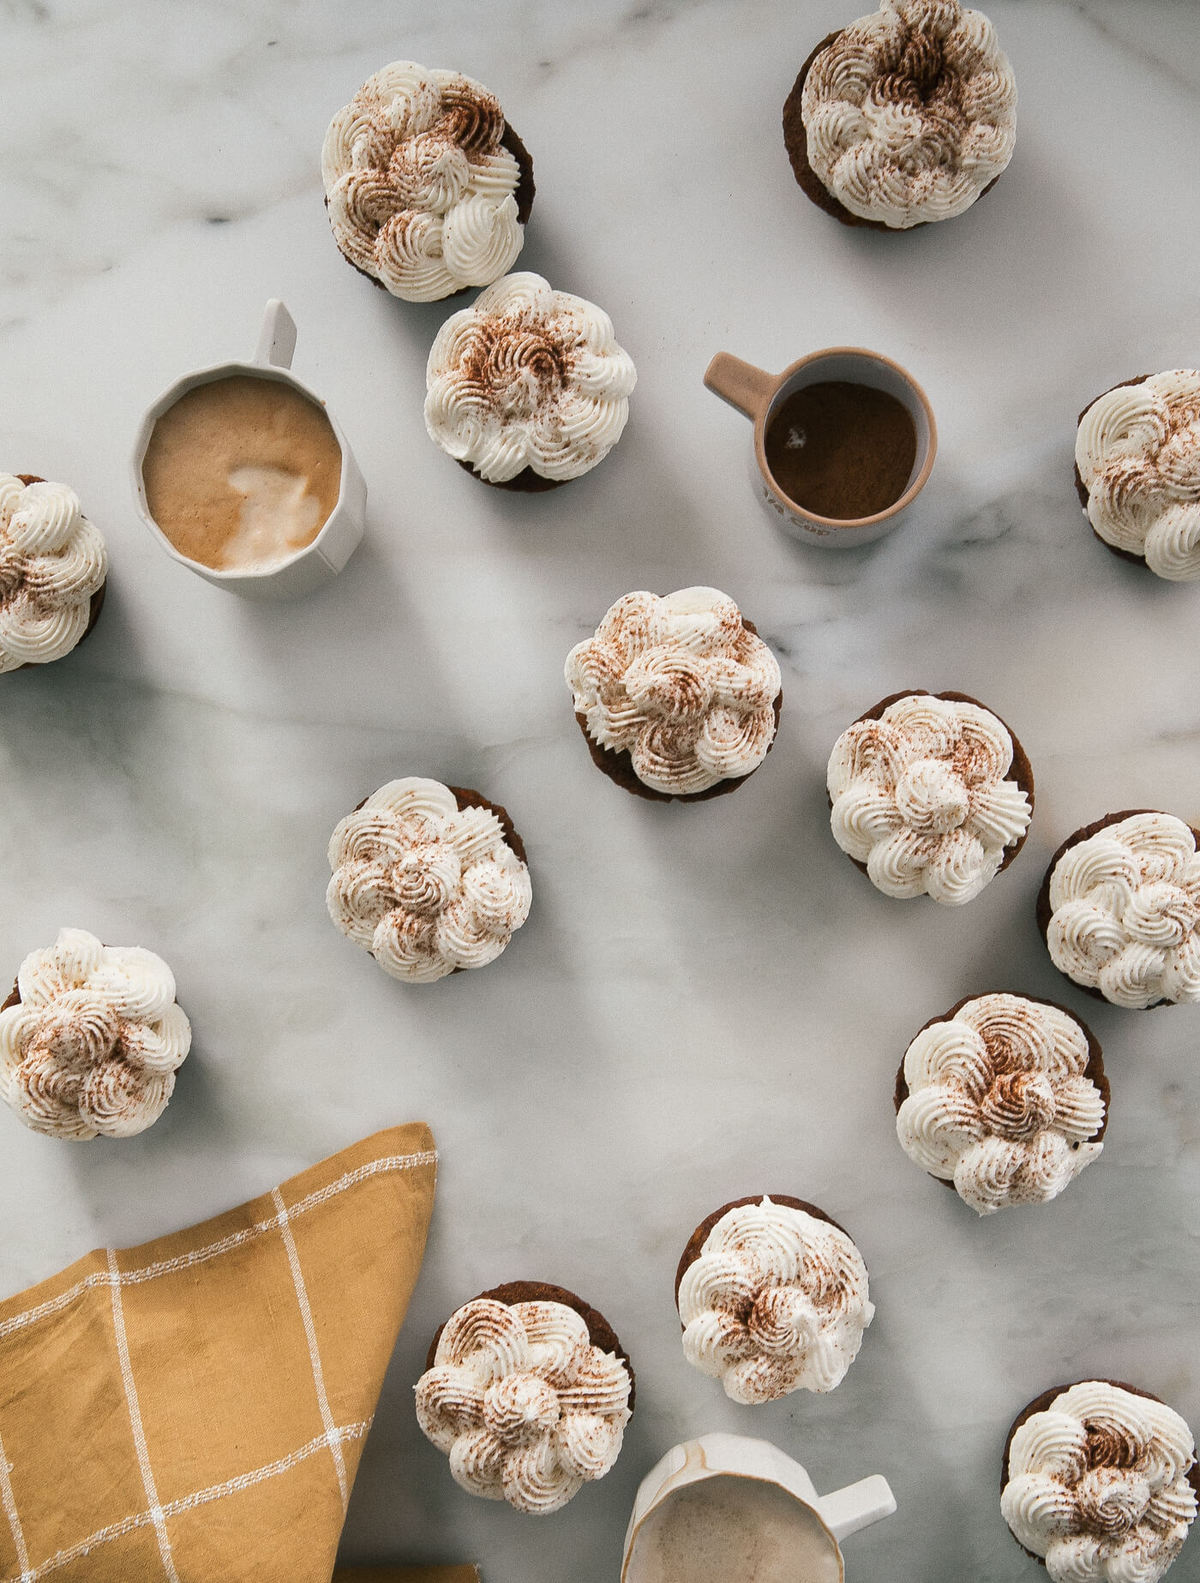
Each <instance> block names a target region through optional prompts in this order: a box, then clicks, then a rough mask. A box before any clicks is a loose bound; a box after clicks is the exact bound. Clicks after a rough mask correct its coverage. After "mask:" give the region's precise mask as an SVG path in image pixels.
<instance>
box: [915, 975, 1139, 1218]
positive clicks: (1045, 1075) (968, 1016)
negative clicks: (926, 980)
mask: <svg viewBox="0 0 1200 1583" xmlns="http://www.w3.org/2000/svg"><path fill="white" fill-rule="evenodd" d="M1107 1088H1108V1084H1107V1080H1106V1079H1105V1078H1104V1069H1103V1064H1102V1060H1101V1058H1100V1055H1099V1047H1098V1046H1095V1045H1094V1041H1090V1040H1089V1036H1088V1032H1087V1029H1086V1028H1084V1026H1083V1025H1082V1023H1080V1022H1079V1021H1078V1019H1077V1018H1075V1017H1072V1016H1071V1015H1070V1014H1069V1013H1068V1012H1066V1011H1063V1010H1062V1009H1061V1008H1060V1007H1058V1006H1052V1005H1049V1004H1048V1003H1047V1002H1045V1001H1040V1000H1031V999H1029V998H1028V997H1027V996H1024V995H1004V994H995V995H979V996H977V997H976V998H975V999H973V1000H967V1001H964V1002H963V1003H962V1005H960V1006H959V1007H957V1008H956V1009H955V1010H954V1011H953V1012H952V1013H951V1014H949V1015H948V1016H947V1017H944V1018H941V1019H939V1020H938V1021H936V1022H932V1023H930V1024H929V1026H928V1027H926V1028H923V1029H922V1030H921V1032H920V1033H919V1034H918V1035H917V1037H916V1038H915V1039H914V1040H913V1042H912V1043H911V1044H910V1045H909V1047H908V1050H907V1051H906V1053H905V1056H904V1062H903V1066H902V1067H901V1074H900V1084H899V1087H898V1090H897V1099H898V1101H899V1103H898V1108H897V1114H896V1133H897V1136H898V1137H899V1139H900V1144H901V1147H902V1148H903V1150H904V1152H905V1153H906V1154H907V1155H908V1157H909V1159H910V1160H912V1161H913V1162H914V1163H915V1164H916V1165H919V1166H920V1167H921V1169H922V1170H924V1171H927V1172H928V1173H929V1174H930V1176H936V1177H938V1178H939V1179H940V1180H942V1181H946V1182H951V1183H952V1184H953V1186H954V1188H955V1191H956V1192H957V1193H958V1195H959V1197H960V1198H961V1199H963V1201H964V1202H965V1203H968V1204H970V1206H971V1208H972V1209H974V1210H975V1211H976V1213H977V1214H980V1215H990V1214H993V1213H994V1212H995V1211H996V1210H998V1209H1007V1208H1008V1207H1010V1206H1011V1205H1014V1204H1041V1203H1045V1202H1047V1201H1048V1200H1049V1199H1051V1198H1056V1197H1057V1196H1058V1194H1059V1193H1061V1192H1062V1190H1063V1188H1065V1187H1066V1186H1067V1184H1068V1183H1069V1182H1071V1181H1073V1180H1074V1179H1075V1177H1076V1176H1078V1175H1079V1173H1080V1171H1082V1170H1083V1168H1084V1167H1085V1166H1087V1165H1090V1164H1091V1162H1092V1161H1093V1160H1094V1159H1096V1158H1097V1156H1098V1155H1099V1154H1100V1151H1101V1149H1102V1148H1103V1144H1102V1143H1101V1142H1100V1135H1101V1134H1102V1132H1103V1130H1104V1126H1105V1121H1106V1116H1107V1103H1106V1095H1107ZM901 1095H903V1097H901Z"/></svg>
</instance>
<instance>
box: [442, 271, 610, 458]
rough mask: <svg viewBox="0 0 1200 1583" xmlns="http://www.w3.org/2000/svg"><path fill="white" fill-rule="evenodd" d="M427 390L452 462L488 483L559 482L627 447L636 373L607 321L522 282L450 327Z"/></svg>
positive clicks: (486, 296) (529, 278)
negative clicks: (526, 476)
mask: <svg viewBox="0 0 1200 1583" xmlns="http://www.w3.org/2000/svg"><path fill="white" fill-rule="evenodd" d="M426 383H427V394H426V397H425V427H426V428H427V429H428V431H429V434H430V436H431V438H432V439H434V440H436V441H437V443H438V444H439V445H440V446H441V447H442V449H443V450H444V451H446V452H448V453H449V455H451V456H453V457H454V459H455V461H458V462H466V463H467V464H468V465H469V466H471V467H473V468H474V469H475V470H476V472H477V473H478V474H479V475H480V477H481V478H484V479H486V480H487V481H488V482H489V483H492V484H501V483H506V482H507V481H508V480H509V479H511V478H515V477H516V476H517V474H518V473H520V472H522V471H523V470H524V469H525V468H526V467H529V468H532V469H533V471H534V472H535V473H537V474H538V475H539V476H540V477H542V478H552V479H556V480H558V481H560V482H561V481H563V480H566V479H568V478H578V477H579V476H580V474H582V473H586V472H588V471H589V470H590V469H591V468H593V467H595V465H596V463H597V462H599V461H601V460H603V458H604V457H606V456H607V455H608V453H609V451H611V450H612V448H613V446H614V445H615V444H616V443H617V441H618V440H619V439H620V438H621V432H622V430H623V429H624V427H625V422H626V419H627V418H628V416H629V395H630V392H631V391H632V390H633V387H634V385H635V384H636V383H637V374H636V372H635V370H634V366H633V361H632V359H631V358H630V356H629V354H628V352H625V351H622V349H621V348H620V347H619V346H618V345H617V341H616V336H615V334H614V333H613V326H612V320H611V319H610V318H609V316H608V314H607V313H605V312H604V311H603V310H602V309H600V308H598V307H596V305H595V303H593V302H586V301H585V300H584V299H583V298H582V297H573V296H571V294H570V293H569V292H566V291H552V290H551V289H550V285H549V282H548V281H546V280H543V278H542V277H541V275H533V274H529V273H525V274H518V275H507V276H506V277H505V278H504V279H503V280H498V281H497V282H496V284H495V285H494V286H490V287H489V288H488V290H487V291H485V292H483V293H482V294H481V295H480V296H479V297H478V298H477V299H476V301H475V303H474V305H473V306H472V307H470V308H463V309H461V310H460V311H459V312H458V313H455V314H452V315H451V316H450V318H448V319H447V320H446V322H445V324H443V325H442V328H441V329H440V330H439V331H438V334H437V338H436V339H435V341H434V343H433V346H432V348H431V350H430V353H429V363H428V367H427V369H426Z"/></svg>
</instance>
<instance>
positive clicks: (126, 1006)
mask: <svg viewBox="0 0 1200 1583" xmlns="http://www.w3.org/2000/svg"><path fill="white" fill-rule="evenodd" d="M191 1039H192V1032H191V1025H190V1024H189V1022H188V1019H187V1017H186V1016H185V1015H184V1013H183V1011H182V1010H181V1009H180V1007H179V1006H177V1005H176V1004H175V980H174V977H173V976H172V973H171V970H170V968H169V967H168V966H167V964H166V963H165V962H164V961H163V960H162V958H161V957H159V956H156V955H155V954H154V953H153V952H152V951H145V950H143V949H142V948H141V947H140V946H128V947H122V946H105V945H101V943H100V941H99V940H97V939H96V937H95V936H94V935H92V934H89V933H88V932H87V931H86V930H85V929H60V930H59V933H58V938H57V939H56V940H55V942H54V944H53V945H52V946H48V947H47V948H46V949H44V950H40V951H33V952H31V953H30V955H29V956H27V957H26V958H25V960H24V961H23V962H22V963H21V966H20V969H19V971H18V974H17V985H16V988H15V990H14V991H13V994H12V995H11V996H10V998H9V1000H8V1001H7V1003H6V1004H5V1006H4V1008H3V1009H2V1010H0V1097H3V1098H4V1099H5V1100H6V1101H7V1102H8V1104H9V1105H10V1106H11V1107H12V1108H13V1110H15V1111H16V1112H17V1114H18V1116H19V1117H20V1118H21V1120H22V1121H23V1122H24V1123H25V1125H26V1126H27V1127H31V1128H32V1129H33V1130H34V1131H35V1132H42V1133H46V1134H47V1135H49V1136H50V1137H56V1138H72V1139H87V1138H94V1137H96V1136H97V1134H104V1135H105V1136H107V1137H110V1138H127V1137H132V1136H133V1135H134V1134H135V1133H138V1132H143V1131H144V1130H145V1129H146V1128H147V1127H149V1126H150V1125H151V1124H152V1123H153V1122H155V1121H157V1120H158V1118H159V1116H160V1115H161V1114H162V1112H163V1110H164V1109H165V1108H166V1104H167V1101H168V1100H169V1099H170V1097H171V1094H172V1092H173V1090H174V1087H175V1071H176V1068H177V1067H178V1066H179V1065H180V1064H181V1063H182V1061H183V1060H184V1058H185V1056H186V1055H187V1053H188V1050H189V1048H190V1046H191Z"/></svg>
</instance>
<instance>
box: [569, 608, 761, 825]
mask: <svg viewBox="0 0 1200 1583" xmlns="http://www.w3.org/2000/svg"><path fill="white" fill-rule="evenodd" d="M566 679H567V685H568V686H569V687H570V688H571V691H572V693H573V695H574V704H575V711H576V714H577V715H578V716H579V717H580V718H581V720H582V721H583V722H584V727H585V730H586V733H587V736H588V738H589V741H591V742H595V743H597V744H599V746H601V747H602V748H605V749H609V750H611V751H613V752H614V753H628V754H629V756H630V762H631V765H632V769H633V772H634V774H635V775H636V776H637V779H638V781H639V782H641V783H642V784H643V785H645V786H647V787H649V788H650V789H651V790H652V791H655V792H658V793H660V794H662V795H665V796H675V797H687V796H695V795H697V794H701V793H704V792H706V791H708V790H710V789H711V788H712V787H714V786H716V785H717V784H718V783H719V782H721V781H727V780H728V781H733V780H738V779H741V778H744V777H745V776H746V775H749V774H750V773H752V771H754V770H755V769H757V768H758V766H759V765H760V764H761V763H762V761H763V759H764V758H765V757H766V755H767V752H768V751H769V749H770V747H771V744H772V742H773V741H774V739H775V731H776V724H777V713H776V702H777V700H778V698H779V695H780V691H781V686H782V682H781V677H780V671H779V663H778V661H777V660H776V658H775V656H774V655H773V654H772V653H771V651H770V649H769V648H768V647H767V645H766V644H765V643H764V642H763V641H762V639H761V638H759V637H758V636H757V634H756V633H755V632H754V631H753V629H752V628H751V627H750V626H749V624H748V623H747V622H745V621H744V620H743V618H742V613H741V611H740V610H739V609H738V607H737V605H736V604H735V603H734V601H733V600H732V599H730V597H729V595H728V594H723V593H721V592H720V591H719V590H718V589H715V588H703V587H700V588H683V589H680V590H678V592H676V593H673V594H668V595H666V596H664V597H662V598H660V597H659V596H658V595H657V594H652V593H648V592H646V591H644V590H638V591H637V592H634V593H631V594H626V595H625V596H624V598H622V599H619V600H617V602H616V604H614V605H613V606H612V607H611V608H610V609H609V611H608V612H607V613H606V615H605V617H604V619H603V620H602V621H601V623H600V625H599V627H598V628H597V629H596V634H595V636H594V637H592V638H588V639H586V640H585V641H584V642H582V643H578V644H576V646H575V647H574V648H573V649H572V650H571V652H570V654H568V656H567V662H566Z"/></svg>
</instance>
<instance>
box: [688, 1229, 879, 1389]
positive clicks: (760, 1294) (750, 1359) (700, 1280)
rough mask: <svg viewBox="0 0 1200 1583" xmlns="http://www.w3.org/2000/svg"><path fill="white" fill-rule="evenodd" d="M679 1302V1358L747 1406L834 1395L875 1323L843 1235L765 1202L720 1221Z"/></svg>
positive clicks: (856, 1256)
mask: <svg viewBox="0 0 1200 1583" xmlns="http://www.w3.org/2000/svg"><path fill="white" fill-rule="evenodd" d="M677 1301H678V1304H679V1318H680V1321H681V1322H682V1324H683V1351H684V1356H685V1357H686V1358H687V1360H688V1362H689V1363H691V1364H693V1365H694V1366H695V1367H696V1368H698V1369H699V1370H700V1371H701V1373H703V1374H709V1375H712V1376H713V1377H714V1378H716V1379H719V1380H720V1381H721V1383H722V1385H723V1386H724V1387H725V1394H726V1396H728V1397H730V1398H731V1399H732V1400H733V1401H735V1402H744V1403H755V1402H769V1401H774V1400H775V1398H776V1397H779V1396H786V1395H787V1394H788V1393H789V1392H790V1391H795V1390H806V1391H822V1392H823V1391H831V1390H833V1388H834V1386H835V1385H840V1384H841V1382H842V1380H843V1379H844V1378H845V1375H846V1370H847V1369H848V1368H849V1367H850V1365H851V1364H852V1363H853V1362H854V1359H855V1357H856V1356H857V1355H858V1349H859V1347H860V1346H861V1345H862V1338H863V1331H864V1330H865V1329H866V1327H867V1326H868V1325H869V1324H870V1323H871V1320H872V1319H873V1318H874V1316H875V1307H874V1304H873V1303H871V1302H870V1301H869V1299H868V1295H867V1267H866V1265H865V1264H864V1263H863V1260H862V1255H861V1254H860V1253H859V1251H858V1249H857V1248H856V1247H855V1245H854V1243H853V1242H852V1241H851V1240H850V1238H849V1237H848V1236H847V1235H846V1233H845V1232H844V1231H839V1230H838V1228H837V1227H836V1226H834V1225H831V1224H830V1222H829V1221H827V1220H818V1219H817V1218H816V1217H815V1216H814V1215H810V1214H808V1213H807V1211H806V1210H803V1209H795V1208H793V1207H792V1206H791V1205H789V1204H776V1203H773V1202H772V1201H771V1199H769V1198H763V1199H762V1200H761V1201H760V1202H759V1203H757V1204H744V1205H742V1206H741V1207H740V1208H737V1209H730V1210H727V1211H726V1212H725V1214H723V1215H722V1216H721V1218H720V1220H718V1221H717V1223H716V1225H715V1226H714V1227H713V1228H712V1230H711V1231H710V1232H709V1234H708V1236H707V1237H706V1238H705V1240H704V1246H703V1248H702V1249H701V1250H700V1254H699V1257H698V1258H696V1259H694V1260H693V1262H692V1263H691V1264H689V1265H688V1267H687V1269H686V1270H685V1271H684V1272H683V1278H682V1280H681V1281H680V1283H679V1295H678V1299H677Z"/></svg>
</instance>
